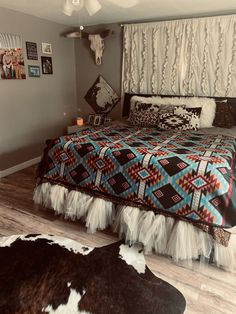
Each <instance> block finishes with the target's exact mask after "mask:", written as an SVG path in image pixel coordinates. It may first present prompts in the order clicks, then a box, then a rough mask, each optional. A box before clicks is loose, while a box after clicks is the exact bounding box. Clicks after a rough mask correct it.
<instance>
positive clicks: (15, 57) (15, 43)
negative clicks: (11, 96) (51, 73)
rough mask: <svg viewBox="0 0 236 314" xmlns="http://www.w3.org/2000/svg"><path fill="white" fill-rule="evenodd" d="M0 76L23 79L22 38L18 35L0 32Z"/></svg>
mask: <svg viewBox="0 0 236 314" xmlns="http://www.w3.org/2000/svg"><path fill="white" fill-rule="evenodd" d="M0 60H2V61H1V64H0V78H1V79H18V80H19V79H25V78H26V75H25V64H24V58H23V49H22V40H21V37H20V36H19V35H12V34H7V33H0Z"/></svg>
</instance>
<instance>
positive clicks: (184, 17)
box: [120, 12, 235, 27]
mask: <svg viewBox="0 0 236 314" xmlns="http://www.w3.org/2000/svg"><path fill="white" fill-rule="evenodd" d="M208 14H209V13H208ZM234 15H235V13H225V14H222V12H221V13H220V14H217V13H215V14H213V13H212V15H202V16H201V15H198V16H189V17H187V16H179V17H178V16H175V17H166V18H163V19H160V20H150V21H140V22H133V23H132V22H130V23H124V24H122V23H121V24H120V27H124V26H125V25H131V24H149V23H159V22H170V21H177V20H179V21H181V20H191V19H205V18H215V17H225V16H234Z"/></svg>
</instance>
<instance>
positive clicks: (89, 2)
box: [62, 0, 139, 16]
mask: <svg viewBox="0 0 236 314" xmlns="http://www.w3.org/2000/svg"><path fill="white" fill-rule="evenodd" d="M107 1H109V2H111V3H113V4H115V5H117V6H119V7H121V8H131V7H133V6H135V5H137V4H138V2H139V0H107ZM83 7H85V9H86V10H87V12H88V14H89V15H90V16H92V15H94V14H96V13H97V12H98V11H99V10H101V8H102V5H101V4H100V2H99V1H98V0H63V4H62V12H63V13H64V14H66V15H68V16H71V15H72V14H73V12H76V11H79V10H81V9H82V8H83Z"/></svg>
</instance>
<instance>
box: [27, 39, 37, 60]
mask: <svg viewBox="0 0 236 314" xmlns="http://www.w3.org/2000/svg"><path fill="white" fill-rule="evenodd" d="M25 46H26V53H27V59H28V60H38V50H37V43H33V42H31V41H26V42H25Z"/></svg>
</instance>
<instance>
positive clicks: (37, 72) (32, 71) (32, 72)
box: [28, 65, 40, 77]
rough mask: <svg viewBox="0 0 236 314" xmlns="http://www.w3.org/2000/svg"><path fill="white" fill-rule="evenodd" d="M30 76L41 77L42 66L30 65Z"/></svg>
mask: <svg viewBox="0 0 236 314" xmlns="http://www.w3.org/2000/svg"><path fill="white" fill-rule="evenodd" d="M28 74H29V77H40V67H39V66H38V65H28Z"/></svg>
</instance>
